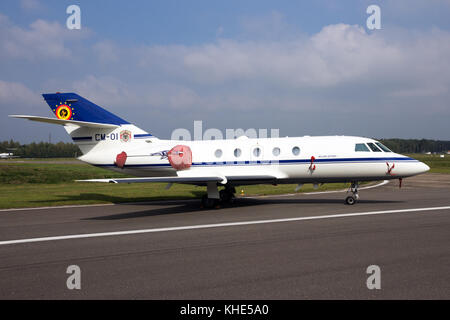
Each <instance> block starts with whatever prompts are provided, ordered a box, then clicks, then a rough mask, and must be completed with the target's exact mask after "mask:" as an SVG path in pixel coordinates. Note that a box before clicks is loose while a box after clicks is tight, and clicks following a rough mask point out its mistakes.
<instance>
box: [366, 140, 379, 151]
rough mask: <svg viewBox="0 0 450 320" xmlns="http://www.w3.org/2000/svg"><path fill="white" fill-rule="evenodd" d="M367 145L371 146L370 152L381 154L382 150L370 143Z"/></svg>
mask: <svg viewBox="0 0 450 320" xmlns="http://www.w3.org/2000/svg"><path fill="white" fill-rule="evenodd" d="M367 145H368V146H369V148H370V150H372V151H373V152H381V150H380V149H379V148H378V147H377V146H376V145H375V144H373V143H372V142H368V143H367Z"/></svg>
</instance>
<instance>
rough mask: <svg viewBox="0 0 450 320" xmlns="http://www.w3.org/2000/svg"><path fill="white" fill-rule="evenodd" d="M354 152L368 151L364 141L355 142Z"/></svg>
mask: <svg viewBox="0 0 450 320" xmlns="http://www.w3.org/2000/svg"><path fill="white" fill-rule="evenodd" d="M355 151H356V152H370V150H369V148H367V146H366V144H365V143H357V144H355Z"/></svg>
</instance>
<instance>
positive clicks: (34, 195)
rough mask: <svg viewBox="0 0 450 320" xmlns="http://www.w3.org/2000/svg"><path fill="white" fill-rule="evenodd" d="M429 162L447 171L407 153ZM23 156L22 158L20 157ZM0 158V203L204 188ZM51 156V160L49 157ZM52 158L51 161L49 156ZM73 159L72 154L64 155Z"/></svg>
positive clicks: (447, 162) (446, 162)
mask: <svg viewBox="0 0 450 320" xmlns="http://www.w3.org/2000/svg"><path fill="white" fill-rule="evenodd" d="M409 156H411V157H413V158H415V159H417V160H420V161H423V162H425V163H426V164H428V165H429V166H430V167H431V170H430V172H434V173H450V156H447V155H446V156H445V157H444V158H440V157H439V156H438V155H422V154H412V155H409ZM19 160H21V159H19ZM19 160H17V161H0V208H2V209H5V208H28V207H40V206H59V205H81V204H95V203H122V202H140V201H152V200H168V199H193V198H199V197H201V196H202V195H203V194H205V188H203V187H196V186H191V185H181V184H174V185H173V186H172V188H171V189H170V190H166V189H165V186H166V184H164V183H145V184H103V183H77V182H75V180H83V179H101V178H111V177H115V178H120V177H125V175H122V174H120V173H116V172H113V171H108V170H105V169H102V168H96V167H93V166H90V165H86V164H84V163H81V162H80V163H70V164H67V163H58V161H55V162H54V163H41V162H42V161H47V159H39V160H37V161H32V160H27V161H19ZM52 160H54V159H52ZM52 160H51V161H52ZM64 160H65V161H73V160H74V159H64ZM347 187H348V184H344V183H332V184H325V185H322V186H320V187H319V188H318V189H317V190H314V189H313V187H312V185H305V186H303V188H302V189H301V190H300V192H311V191H324V190H339V189H345V188H347ZM294 189H295V185H293V184H288V185H278V186H272V185H253V186H243V187H238V188H236V190H237V194H238V195H240V194H241V191H242V190H243V191H244V194H245V195H271V194H284V193H294V192H295V191H294Z"/></svg>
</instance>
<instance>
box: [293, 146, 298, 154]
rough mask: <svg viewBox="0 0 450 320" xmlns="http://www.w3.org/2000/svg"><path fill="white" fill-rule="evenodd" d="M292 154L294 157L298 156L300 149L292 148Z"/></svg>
mask: <svg viewBox="0 0 450 320" xmlns="http://www.w3.org/2000/svg"><path fill="white" fill-rule="evenodd" d="M292 154H293V155H294V156H298V155H299V154H300V148H299V147H297V146H296V147H293V148H292Z"/></svg>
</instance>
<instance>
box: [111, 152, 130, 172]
mask: <svg viewBox="0 0 450 320" xmlns="http://www.w3.org/2000/svg"><path fill="white" fill-rule="evenodd" d="M126 161H127V153H126V152H125V151H124V152H122V153H119V154H118V155H117V157H116V162H115V163H114V164H115V165H116V166H118V167H119V168H121V169H123V167H124V166H125V162H126Z"/></svg>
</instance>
